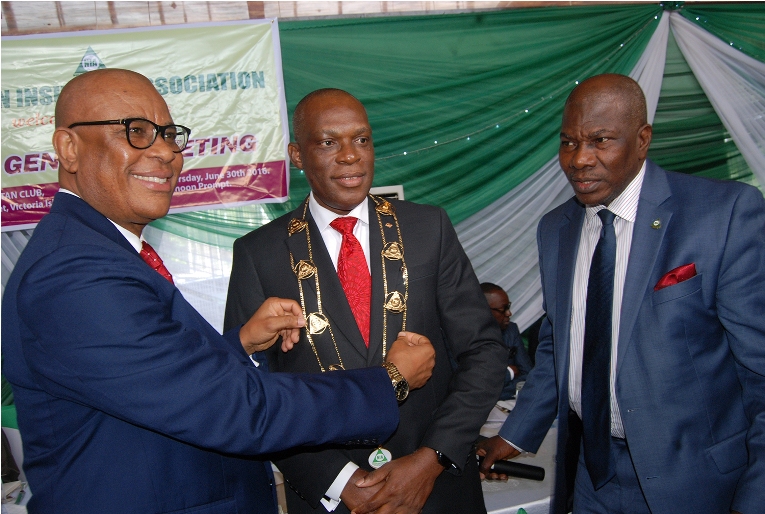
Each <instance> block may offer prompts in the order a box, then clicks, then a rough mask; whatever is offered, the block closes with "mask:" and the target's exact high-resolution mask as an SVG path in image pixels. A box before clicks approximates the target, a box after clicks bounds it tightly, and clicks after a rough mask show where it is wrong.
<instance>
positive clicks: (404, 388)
mask: <svg viewBox="0 0 765 514" xmlns="http://www.w3.org/2000/svg"><path fill="white" fill-rule="evenodd" d="M407 396H409V383H408V382H407V381H406V380H401V381H399V382H398V383H396V399H397V400H398V401H400V402H402V401H404V400H406V397H407Z"/></svg>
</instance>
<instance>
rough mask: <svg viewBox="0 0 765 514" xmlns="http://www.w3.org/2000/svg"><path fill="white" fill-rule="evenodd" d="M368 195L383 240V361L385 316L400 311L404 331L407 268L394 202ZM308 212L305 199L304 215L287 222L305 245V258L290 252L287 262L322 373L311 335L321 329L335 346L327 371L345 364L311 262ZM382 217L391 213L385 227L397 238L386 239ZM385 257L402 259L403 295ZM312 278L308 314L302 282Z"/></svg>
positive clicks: (291, 231) (293, 233) (292, 231)
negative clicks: (301, 235) (312, 303)
mask: <svg viewBox="0 0 765 514" xmlns="http://www.w3.org/2000/svg"><path fill="white" fill-rule="evenodd" d="M369 198H370V199H371V200H372V201H373V202H374V204H375V214H377V224H378V226H379V227H380V235H381V236H382V243H383V245H382V251H381V252H380V259H381V262H382V274H383V297H384V299H385V301H384V302H383V334H382V358H383V361H384V360H385V355H386V353H387V338H388V317H389V316H391V315H394V314H401V315H402V316H401V330H406V302H407V300H408V298H409V273H408V271H407V268H406V261H404V245H403V240H402V239H401V228H400V227H399V224H398V218H397V217H396V210H395V209H394V207H393V205H392V204H391V203H390V202H388V201H387V200H385V199H384V198H381V197H375V196H372V195H369ZM307 211H308V198H306V200H305V203H304V205H303V217H302V218H292V219H291V220H290V222H289V225H288V226H287V231H288V232H289V235H290V237H292V236H293V235H295V234H297V233H298V232H305V237H306V243H307V244H308V259H307V260H304V259H301V260H298V261H297V262H295V258H294V256H293V255H292V252H290V265H291V266H292V271H293V272H294V273H295V276H297V279H298V288H299V289H300V307H301V308H302V310H303V317H305V320H306V327H305V329H306V337H307V338H308V343H309V344H310V345H311V349H312V350H313V353H314V355H315V356H316V361H317V362H318V363H319V368H320V369H321V371H322V373H323V372H324V371H326V370H325V368H324V365H323V364H322V362H321V358H320V357H319V352H318V350H317V348H316V343H315V342H314V336H319V335H321V334H323V333H324V332H329V335H330V337H331V339H332V345H333V346H334V348H335V353H336V354H337V360H338V363H337V364H331V365H330V366H329V370H330V371H335V370H338V369H345V367H344V365H343V359H342V357H341V356H340V349H339V348H338V347H337V341H335V334H334V332H333V331H332V326H331V325H330V323H329V319H328V318H327V316H326V315H325V314H324V312H323V310H322V302H321V286H320V285H319V270H318V268H317V267H316V265H315V264H314V263H313V249H312V248H311V233H310V230H309V228H308V222H307V221H306V214H307ZM382 216H386V217H388V216H390V217H391V218H392V219H393V223H392V224H391V223H390V222H386V223H385V226H386V227H388V228H392V227H393V226H395V227H396V235H397V238H398V240H397V241H387V239H386V237H385V231H384V230H383V221H382ZM386 260H387V261H401V268H400V270H401V279H402V280H401V281H402V282H403V284H404V292H403V294H402V293H401V292H400V291H398V290H396V289H394V288H392V287H390V284H389V281H388V272H387V269H386V268H387V266H386ZM311 277H313V278H314V281H315V283H316V305H317V310H316V312H312V313H310V314H308V312H307V309H306V299H305V293H304V291H303V281H304V280H308V279H310V278H311Z"/></svg>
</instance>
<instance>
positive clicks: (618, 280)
mask: <svg viewBox="0 0 765 514" xmlns="http://www.w3.org/2000/svg"><path fill="white" fill-rule="evenodd" d="M644 177H645V163H643V166H642V167H641V168H640V171H639V172H638V174H637V176H636V177H635V178H634V179H632V181H631V182H630V183H629V184H628V185H627V188H626V189H625V190H624V191H623V192H622V194H620V195H619V196H617V197H616V198H615V199H614V201H612V202H611V203H610V204H609V205H608V210H609V211H611V212H613V213H614V214H616V218H615V219H614V231H615V232H616V268H615V269H614V297H613V303H612V306H611V309H612V310H611V312H612V315H611V379H610V380H611V435H613V436H615V437H621V438H622V439H623V438H624V426H623V425H622V417H621V412H620V411H619V404H618V402H617V401H616V356H617V355H618V353H617V351H618V347H619V322H620V320H621V310H622V297H623V296H624V279H625V277H626V276H627V263H628V262H629V257H630V249H631V248H632V230H633V228H634V227H635V218H636V217H637V208H638V200H639V199H640V190H641V188H642V187H643V178H644ZM604 208H605V207H604V206H602V205H599V206H597V207H587V209H586V212H585V220H584V223H583V224H582V235H581V237H580V240H579V251H578V252H577V255H576V268H575V270H574V290H573V297H572V299H571V342H570V347H571V352H570V354H569V374H568V394H569V404H570V405H571V408H572V409H574V411H576V413H577V414H578V415H579V417H580V418H581V417H582V357H583V355H584V320H585V315H586V311H587V308H586V307H587V282H588V279H589V276H590V264H591V263H592V254H593V253H594V252H595V247H596V246H597V245H598V240H599V239H600V232H601V229H602V228H603V222H602V221H600V217H599V216H598V215H597V212H598V211H599V210H601V209H604Z"/></svg>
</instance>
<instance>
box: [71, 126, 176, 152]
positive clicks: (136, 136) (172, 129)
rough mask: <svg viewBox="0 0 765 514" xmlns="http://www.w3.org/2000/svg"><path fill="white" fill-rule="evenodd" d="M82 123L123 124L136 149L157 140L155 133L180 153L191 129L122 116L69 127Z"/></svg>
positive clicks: (144, 147) (141, 148)
mask: <svg viewBox="0 0 765 514" xmlns="http://www.w3.org/2000/svg"><path fill="white" fill-rule="evenodd" d="M83 125H125V135H126V136H127V140H128V143H129V144H130V146H132V147H133V148H135V149H136V150H145V149H147V148H149V147H150V146H151V145H153V144H154V141H156V140H157V134H161V135H162V139H163V140H164V141H165V143H167V144H168V145H170V148H172V149H173V152H175V153H181V152H182V151H184V150H185V149H186V145H187V144H188V143H189V136H190V135H191V129H190V128H188V127H184V126H183V125H157V124H156V123H154V122H152V121H149V120H146V119H144V118H124V119H121V120H105V121H81V122H79V123H72V124H71V125H69V128H74V127H79V126H83Z"/></svg>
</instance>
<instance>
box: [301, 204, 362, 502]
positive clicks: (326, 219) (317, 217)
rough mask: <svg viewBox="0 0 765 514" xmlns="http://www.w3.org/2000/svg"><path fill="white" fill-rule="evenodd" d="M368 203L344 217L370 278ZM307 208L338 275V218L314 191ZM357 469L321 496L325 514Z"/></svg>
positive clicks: (347, 467) (346, 469) (344, 474)
mask: <svg viewBox="0 0 765 514" xmlns="http://www.w3.org/2000/svg"><path fill="white" fill-rule="evenodd" d="M368 203H369V197H364V201H363V202H361V203H360V204H358V205H357V206H356V207H354V208H353V210H351V212H349V213H348V214H347V215H348V216H353V217H354V218H358V220H359V221H357V222H356V226H354V227H353V235H354V236H356V239H358V240H359V243H360V244H361V249H362V250H364V258H365V259H366V261H367V268H369V273H370V274H371V273H372V269H371V267H370V264H369V208H368ZM308 208H309V209H311V216H313V220H314V221H315V222H316V226H317V227H319V233H320V234H321V238H322V240H323V241H324V246H325V247H326V248H327V252H328V253H329V256H330V258H331V259H332V264H334V266H335V271H337V259H338V257H339V256H340V246H341V245H342V242H343V235H342V234H341V233H340V232H338V231H337V230H335V229H334V228H332V226H330V223H332V222H333V221H335V218H339V217H340V216H339V215H338V214H337V213H334V212H332V211H330V210H329V209H327V208H326V207H322V206H321V205H319V202H317V201H316V199H315V198H314V196H313V191H311V194H310V196H309V199H308ZM357 469H359V466H358V465H356V464H355V463H353V462H348V464H346V465H345V467H343V469H342V470H340V473H338V475H337V478H335V481H334V482H332V484H331V485H330V486H329V489H327V492H326V493H324V496H325V497H326V498H322V499H321V504H322V505H324V508H325V509H327V511H328V512H332V511H333V510H335V509H336V508H337V506H338V505H339V504H340V495H341V494H342V493H343V489H345V486H346V484H347V483H348V480H350V479H351V476H353V474H354V473H355V472H356V470H357Z"/></svg>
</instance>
